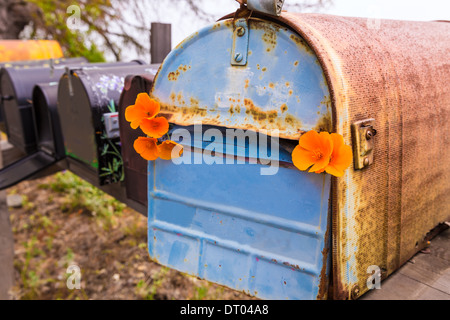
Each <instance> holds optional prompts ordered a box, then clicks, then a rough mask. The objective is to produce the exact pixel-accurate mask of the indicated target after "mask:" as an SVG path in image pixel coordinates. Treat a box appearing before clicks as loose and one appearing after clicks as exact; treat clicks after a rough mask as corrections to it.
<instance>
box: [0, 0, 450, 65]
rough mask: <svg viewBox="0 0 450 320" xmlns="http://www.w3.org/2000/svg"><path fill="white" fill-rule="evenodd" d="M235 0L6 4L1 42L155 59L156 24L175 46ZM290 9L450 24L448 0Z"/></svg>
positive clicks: (303, 2)
mask: <svg viewBox="0 0 450 320" xmlns="http://www.w3.org/2000/svg"><path fill="white" fill-rule="evenodd" d="M237 8H238V3H237V2H236V1H234V0H214V1H212V0H158V1H155V0H134V1H118V0H78V1H72V0H26V1H23V0H0V39H1V38H3V39H55V40H57V41H59V43H60V44H61V45H62V46H63V49H64V51H65V56H66V57H70V56H85V57H87V58H88V59H89V60H90V61H91V62H100V61H117V60H121V61H124V60H132V59H142V60H144V61H150V41H149V36H150V24H151V23H152V22H161V23H170V24H172V46H173V47H174V46H176V45H177V44H178V43H179V42H181V41H182V40H183V39H185V38H186V37H188V36H189V35H190V34H191V33H193V32H195V31H197V30H198V29H200V28H202V27H204V26H206V25H208V24H210V23H212V22H214V21H216V20H217V19H219V18H220V17H222V16H224V15H226V14H228V13H231V12H234V11H235V10H236V9H237ZM284 10H288V11H294V12H320V13H326V14H334V15H343V16H358V17H366V18H371V19H377V18H382V19H399V20H425V21H427V20H428V21H430V20H450V1H447V0H428V1H423V0H395V1H391V0H365V1H359V0H286V1H285V5H284Z"/></svg>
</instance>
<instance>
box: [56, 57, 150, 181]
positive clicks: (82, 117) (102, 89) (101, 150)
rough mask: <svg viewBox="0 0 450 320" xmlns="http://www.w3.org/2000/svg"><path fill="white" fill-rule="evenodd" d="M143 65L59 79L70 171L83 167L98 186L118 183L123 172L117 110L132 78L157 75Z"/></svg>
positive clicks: (74, 72)
mask: <svg viewBox="0 0 450 320" xmlns="http://www.w3.org/2000/svg"><path fill="white" fill-rule="evenodd" d="M156 71H157V70H156V69H155V67H154V66H152V65H145V64H144V63H143V62H142V61H133V62H129V63H114V64H111V65H105V66H94V67H82V68H72V69H70V70H68V72H66V73H65V74H64V75H63V76H62V77H61V79H60V81H59V86H58V111H59V115H60V118H61V125H62V131H63V135H64V143H65V150H66V154H67V156H68V159H69V167H70V166H71V164H72V165H75V164H81V165H82V166H83V167H84V168H86V169H89V170H90V171H91V172H92V173H93V175H95V176H97V179H96V180H97V183H98V184H99V185H105V184H111V183H119V182H121V181H122V180H123V177H124V171H123V163H122V156H121V147H120V134H119V121H118V112H117V111H118V110H117V109H116V106H118V102H119V98H120V95H121V92H122V89H123V86H124V79H125V77H126V76H127V75H130V74H143V73H150V74H152V73H153V74H155V73H156Z"/></svg>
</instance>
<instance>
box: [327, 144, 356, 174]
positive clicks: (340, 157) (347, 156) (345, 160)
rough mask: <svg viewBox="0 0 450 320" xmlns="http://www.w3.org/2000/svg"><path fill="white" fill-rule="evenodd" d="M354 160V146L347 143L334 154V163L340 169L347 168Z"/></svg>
mask: <svg viewBox="0 0 450 320" xmlns="http://www.w3.org/2000/svg"><path fill="white" fill-rule="evenodd" d="M352 162H353V152H352V148H351V147H350V146H347V145H342V146H341V147H340V148H339V150H338V151H337V152H336V154H335V155H333V159H332V163H331V164H332V165H333V166H334V167H335V168H337V169H339V170H342V171H343V170H345V169H347V168H348V167H349V166H350V165H351V164H352Z"/></svg>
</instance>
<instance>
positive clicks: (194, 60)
mask: <svg viewBox="0 0 450 320" xmlns="http://www.w3.org/2000/svg"><path fill="white" fill-rule="evenodd" d="M240 20H242V19H240ZM237 28H239V26H237ZM248 28H249V31H248V32H246V33H245V32H244V33H245V34H247V35H248V36H249V39H248V52H247V54H248V57H247V60H248V61H247V62H246V63H245V65H242V66H241V65H232V63H230V58H233V57H234V56H233V53H234V52H233V50H234V49H233V48H234V47H233V41H237V38H239V36H233V35H234V34H237V31H236V30H235V26H234V24H233V22H232V21H229V20H228V21H221V22H218V23H216V24H215V25H213V26H212V27H207V28H205V29H203V30H201V31H199V32H196V33H195V34H193V35H192V36H191V37H189V38H187V39H186V40H185V41H183V42H182V43H181V44H179V45H178V46H177V47H176V48H175V49H174V50H173V51H172V52H171V53H170V54H169V56H168V57H167V58H166V60H165V62H164V64H163V66H162V68H161V70H160V71H159V72H158V75H157V76H156V79H155V84H154V86H153V88H152V92H151V93H152V95H153V97H154V98H155V99H157V100H158V101H159V102H160V103H161V113H162V114H164V115H165V116H166V117H167V118H168V120H169V121H170V122H172V123H175V124H178V125H182V126H189V125H193V124H194V123H196V122H202V123H203V124H204V125H206V124H207V125H215V126H221V127H227V128H236V129H244V130H253V131H256V132H267V131H269V132H270V131H271V130H279V136H280V137H281V138H285V139H291V140H297V139H299V137H300V136H301V134H302V133H304V132H306V131H309V130H312V129H316V130H327V131H329V130H331V125H332V124H331V120H332V117H331V100H330V93H329V92H328V85H327V83H326V79H325V76H324V73H323V72H322V69H321V67H320V64H319V62H318V60H317V58H316V57H315V55H314V54H313V52H312V50H311V49H310V48H309V46H308V45H307V44H306V42H304V41H303V40H302V39H301V38H300V37H299V36H298V35H297V34H295V33H293V32H292V31H290V30H289V29H288V28H285V27H281V26H280V25H278V24H275V23H272V22H268V21H262V20H260V19H256V18H250V19H249V21H248ZM230 31H231V32H230ZM243 37H245V35H244V36H243ZM235 38H236V39H235ZM233 39H235V40H233ZM241 40H242V39H241ZM231 60H233V59H231ZM199 73H200V74H201V75H202V76H201V77H199V76H198V75H199Z"/></svg>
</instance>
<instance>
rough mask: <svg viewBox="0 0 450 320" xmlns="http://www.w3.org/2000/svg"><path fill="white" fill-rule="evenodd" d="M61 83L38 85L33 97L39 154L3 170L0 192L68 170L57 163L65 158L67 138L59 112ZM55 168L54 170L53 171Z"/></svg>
mask: <svg viewBox="0 0 450 320" xmlns="http://www.w3.org/2000/svg"><path fill="white" fill-rule="evenodd" d="M57 91H58V82H51V83H40V84H36V85H35V87H34V89H33V94H32V98H33V100H32V105H33V109H32V111H33V119H34V120H35V123H34V127H35V128H36V132H35V135H36V140H37V144H36V145H37V148H36V151H35V152H33V153H30V154H28V155H26V156H25V157H23V158H21V159H19V160H17V161H16V162H14V163H11V164H9V165H8V166H6V167H5V168H2V169H1V170H0V190H2V189H5V188H8V187H11V186H13V185H15V184H17V183H19V182H21V181H23V180H25V179H28V178H30V177H33V176H36V175H37V174H40V173H43V172H46V171H45V170H47V171H49V170H53V172H54V171H58V169H59V170H62V169H64V168H65V165H64V164H63V163H58V162H59V161H60V160H62V159H64V158H65V152H64V139H63V136H62V132H61V125H60V121H59V115H58V112H57V110H56V93H57ZM52 166H53V167H54V168H52Z"/></svg>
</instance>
